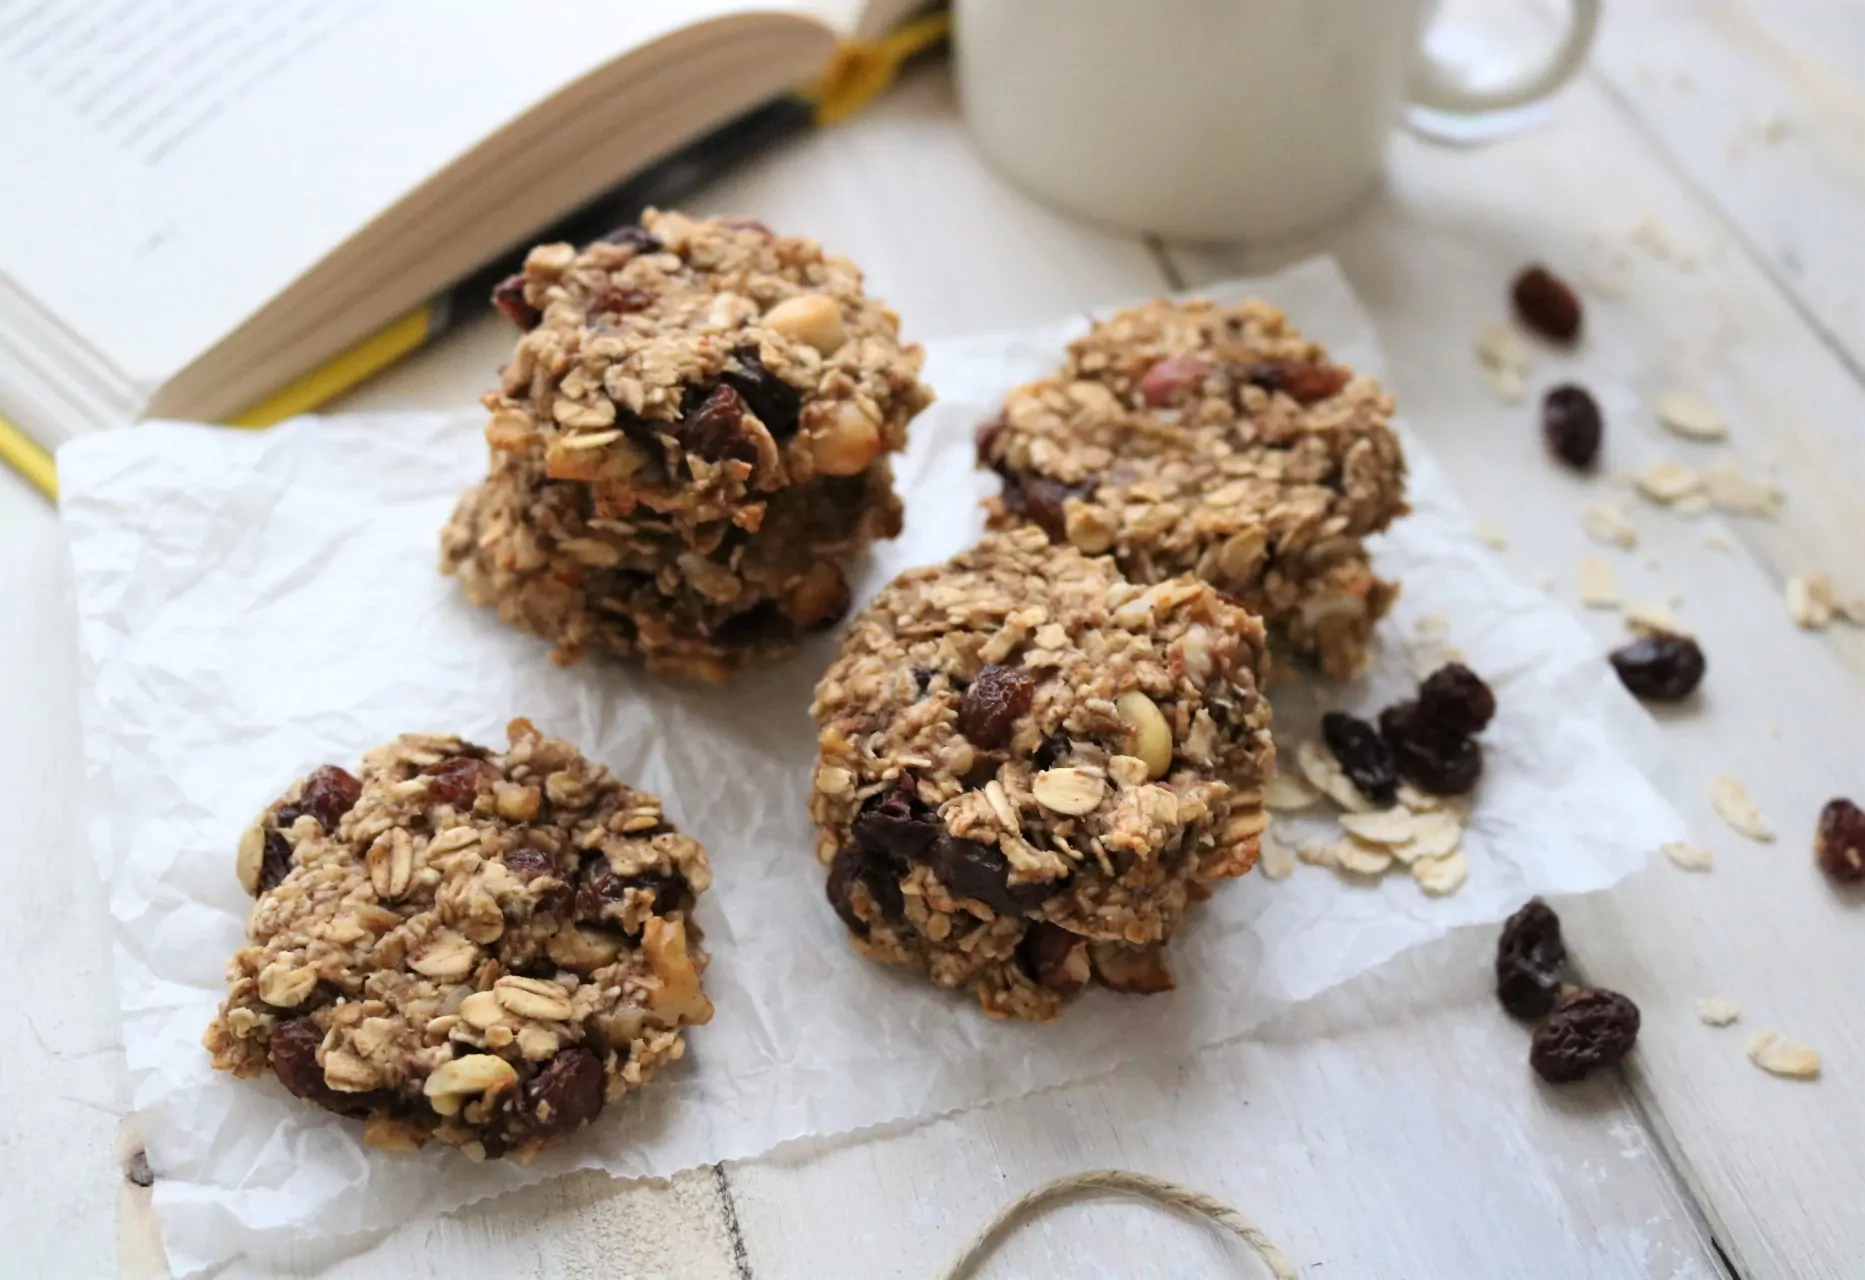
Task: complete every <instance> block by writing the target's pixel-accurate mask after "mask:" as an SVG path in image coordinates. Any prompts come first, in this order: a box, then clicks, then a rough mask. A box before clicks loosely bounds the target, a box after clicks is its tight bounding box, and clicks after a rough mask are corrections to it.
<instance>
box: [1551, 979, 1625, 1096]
mask: <svg viewBox="0 0 1865 1280" xmlns="http://www.w3.org/2000/svg"><path fill="white" fill-rule="evenodd" d="M1638 1022H1639V1017H1638V1006H1637V1005H1635V1004H1633V1003H1632V1002H1631V1001H1630V1000H1628V999H1626V998H1625V997H1624V996H1622V995H1620V994H1619V993H1618V992H1617V991H1606V990H1603V989H1591V990H1581V991H1572V992H1569V993H1568V994H1567V995H1565V996H1563V997H1562V998H1561V1001H1560V1003H1558V1004H1556V1005H1555V1006H1554V1012H1553V1013H1552V1014H1550V1015H1548V1020H1547V1021H1546V1022H1544V1023H1542V1024H1541V1025H1540V1026H1539V1027H1536V1028H1535V1039H1534V1042H1533V1043H1532V1044H1531V1045H1530V1047H1529V1050H1528V1061H1529V1065H1531V1066H1532V1067H1534V1068H1535V1071H1536V1073H1537V1074H1538V1075H1540V1077H1541V1078H1542V1079H1543V1080H1546V1081H1547V1082H1548V1083H1550V1084H1566V1083H1568V1082H1569V1081H1572V1080H1578V1079H1580V1078H1581V1077H1582V1076H1585V1075H1586V1074H1587V1073H1588V1072H1590V1071H1592V1070H1593V1069H1594V1068H1595V1067H1616V1066H1618V1065H1619V1061H1620V1059H1622V1058H1624V1057H1625V1055H1626V1054H1627V1053H1628V1052H1630V1051H1631V1048H1632V1045H1633V1043H1634V1042H1635V1041H1637V1039H1638Z"/></svg>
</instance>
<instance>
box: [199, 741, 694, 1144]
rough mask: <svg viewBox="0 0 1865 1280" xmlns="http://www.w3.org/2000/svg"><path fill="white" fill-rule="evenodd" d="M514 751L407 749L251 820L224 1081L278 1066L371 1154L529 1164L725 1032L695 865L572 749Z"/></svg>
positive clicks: (300, 791)
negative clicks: (720, 1027) (716, 1015)
mask: <svg viewBox="0 0 1865 1280" xmlns="http://www.w3.org/2000/svg"><path fill="white" fill-rule="evenodd" d="M510 739H511V746H510V749H509V750H507V751H505V752H504V753H495V752H492V751H489V750H487V749H486V748H484V747H477V746H474V745H472V744H471V743H468V742H463V741H461V740H460V739H458V738H451V737H437V736H430V735H426V734H407V735H404V736H402V737H400V738H397V739H396V740H395V741H393V742H391V743H389V744H388V745H387V746H383V747H378V748H376V749H375V750H373V751H371V752H369V753H368V754H367V755H366V756H364V757H363V767H362V776H361V777H360V778H358V777H355V776H352V775H351V774H349V773H347V772H345V771H344V770H342V769H340V768H337V767H335V766H334V765H326V766H324V767H323V768H321V769H318V770H317V771H316V772H314V773H313V774H311V775H310V777H308V778H305V779H303V780H301V781H300V782H298V783H296V784H294V785H293V786H292V788H291V790H289V791H288V792H286V794H285V795H284V796H283V797H282V798H281V799H280V800H278V801H277V802H276V803H275V804H273V805H272V806H271V807H270V808H268V809H267V810H266V811H265V813H264V814H262V815H261V816H260V818H259V820H258V822H256V823H255V824H254V825H253V826H252V827H251V828H250V829H249V830H248V831H247V832H246V835H245V837H244V838H243V839H242V840H241V842H240V848H239V857H238V872H239V878H240V883H241V884H242V885H243V886H245V888H246V890H247V892H249V893H252V894H254V895H255V898H256V900H255V902H254V903H253V909H252V914H251V915H250V916H249V917H248V919H247V926H246V927H247V935H248V937H250V938H251V940H252V944H251V945H250V946H247V947H243V948H241V949H240V950H239V951H238V952H236V953H235V954H234V956H233V959H232V960H231V961H230V962H229V963H228V965H227V980H228V983H229V986H230V990H229V992H228V995H227V998H226V1000H225V1001H224V1002H223V1003H222V1004H221V1006H220V1012H219V1014H218V1015H217V1016H216V1017H215V1018H214V1021H213V1023H212V1025H210V1026H209V1027H208V1029H207V1033H206V1035H205V1036H204V1037H203V1041H202V1042H203V1044H204V1045H205V1046H206V1047H207V1049H208V1050H209V1051H210V1052H212V1054H213V1057H214V1066H216V1067H218V1068H220V1069H222V1070H227V1071H232V1072H234V1073H235V1074H237V1075H241V1076H259V1075H263V1074H265V1073H266V1072H268V1071H270V1072H271V1073H272V1074H274V1075H276V1076H277V1077H278V1078H279V1080H280V1081H281V1082H282V1083H283V1084H284V1086H285V1087H286V1088H287V1089H289V1090H290V1091H291V1092H292V1093H294V1094H296V1095H297V1096H298V1097H300V1098H302V1099H305V1100H306V1101H308V1102H312V1103H315V1104H317V1105H318V1106H320V1107H324V1108H325V1109H327V1110H330V1111H334V1112H336V1113H337V1114H339V1115H343V1116H349V1117H352V1118H356V1119H360V1120H362V1121H364V1127H363V1138H364V1140H365V1141H366V1142H368V1143H370V1144H371V1145H372V1146H378V1147H384V1148H389V1149H410V1148H413V1147H416V1146H419V1145H420V1144H422V1143H424V1142H426V1141H427V1140H428V1139H429V1138H435V1139H438V1140H440V1141H441V1142H444V1143H446V1144H448V1145H449V1146H453V1147H457V1148H459V1149H460V1150H462V1151H464V1152H465V1153H466V1154H467V1155H469V1156H471V1157H473V1158H474V1159H485V1158H487V1157H495V1156H502V1155H508V1154H509V1155H514V1156H517V1157H518V1158H520V1159H529V1158H530V1157H531V1156H533V1155H535V1154H536V1153H537V1151H538V1150H540V1149H541V1148H543V1147H545V1146H548V1145H550V1144H551V1143H554V1142H556V1141H558V1140H560V1139H562V1138H563V1137H565V1136H566V1135H567V1134H569V1133H570V1132H571V1131H572V1130H574V1129H576V1128H578V1127H580V1126H581V1125H583V1124H584V1123H585V1122H587V1121H589V1120H591V1119H594V1118H595V1116H596V1115H597V1113H599V1112H600V1111H601V1110H602V1108H603V1106H604V1105H605V1104H607V1103H610V1102H614V1101H615V1100H616V1099H617V1098H619V1097H620V1096H621V1095H622V1094H623V1093H626V1092H627V1091H628V1090H630V1089H632V1088H634V1087H636V1086H637V1085H640V1084H642V1083H644V1082H645V1081H646V1080H647V1079H648V1078H649V1077H650V1076H651V1075H653V1073H654V1072H655V1070H656V1069H658V1068H659V1067H660V1066H661V1065H662V1064H664V1063H667V1062H672V1061H675V1060H677V1059H679V1058H680V1057H681V1056H682V1054H683V1053H684V1052H685V1043H684V1040H683V1037H682V1034H681V1028H682V1027H685V1026H689V1025H695V1024H699V1023H703V1022H706V1021H707V1020H708V1019H710V1018H711V1017H712V1004H711V1002H710V1001H708V1000H707V998H706V995H705V992H704V991H703V990H702V989H701V986H700V971H701V970H702V969H704V968H705V965H706V957H705V953H704V952H703V951H701V950H700V947H699V940H700V939H699V931H698V929H697V928H695V926H694V924H693V920H692V911H693V906H694V903H695V901H696V899H697V897H698V895H699V894H700V893H702V892H704V891H705V889H706V887H707V885H708V884H710V883H711V879H712V874H711V871H710V870H709V869H708V867H707V864H706V855H705V852H704V850H702V849H701V848H700V846H699V843H698V842H697V841H695V840H694V839H692V838H691V837H689V836H684V835H681V834H679V833H678V832H677V831H676V830H675V829H674V827H673V824H672V823H670V822H668V821H667V819H666V818H665V817H664V816H663V815H662V813H661V806H660V801H658V800H657V799H655V798H654V797H653V796H651V795H648V794H647V793H645V792H641V791H634V790H631V789H630V788H628V787H625V786H623V785H622V784H621V783H619V782H617V781H616V780H615V779H614V778H612V777H610V776H609V772H608V770H607V769H605V768H603V767H602V766H601V765H597V764H593V763H591V762H590V761H588V760H585V759H584V758H583V757H582V756H581V755H580V754H578V752H577V751H576V749H575V748H574V747H572V746H571V745H570V744H569V743H567V742H564V741H562V740H560V739H557V738H548V737H545V736H544V735H542V734H540V733H539V732H538V731H537V730H536V729H535V728H533V727H532V726H531V724H530V722H528V721H525V720H514V721H512V723H511V726H510Z"/></svg>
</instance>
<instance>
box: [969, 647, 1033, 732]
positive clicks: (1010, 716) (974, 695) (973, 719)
mask: <svg viewBox="0 0 1865 1280" xmlns="http://www.w3.org/2000/svg"><path fill="white" fill-rule="evenodd" d="M1035 698H1036V678H1035V677H1034V676H1032V675H1031V674H1030V673H1029V672H1027V671H1025V670H1023V669H1022V668H1021V667H1005V666H999V665H998V664H996V663H992V664H991V665H990V666H987V667H986V668H985V669H984V670H982V671H980V672H979V673H978V678H977V679H976V680H974V681H972V682H971V688H969V689H967V690H965V697H964V699H963V701H961V702H960V703H959V704H958V731H959V732H960V733H962V734H964V735H965V738H966V740H967V741H969V742H970V743H971V745H972V746H974V747H982V748H983V749H984V750H986V751H995V750H997V748H999V747H1001V746H1003V745H1004V744H1005V743H1007V742H1009V741H1010V734H1011V731H1012V730H1013V729H1014V728H1015V727H1016V723H1017V717H1018V716H1022V715H1027V714H1028V713H1029V710H1030V704H1031V703H1032V702H1034V701H1035Z"/></svg>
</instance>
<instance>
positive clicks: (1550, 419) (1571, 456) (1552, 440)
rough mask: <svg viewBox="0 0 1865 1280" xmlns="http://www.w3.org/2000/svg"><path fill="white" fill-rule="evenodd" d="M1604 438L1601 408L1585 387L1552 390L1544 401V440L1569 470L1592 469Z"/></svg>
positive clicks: (1568, 386) (1571, 385) (1567, 385)
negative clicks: (1601, 440) (1572, 468)
mask: <svg viewBox="0 0 1865 1280" xmlns="http://www.w3.org/2000/svg"><path fill="white" fill-rule="evenodd" d="M1604 434H1605V425H1604V423H1603V421H1602V419H1601V418H1600V411H1599V405H1598V404H1597V403H1596V402H1595V401H1594V399H1593V397H1592V395H1591V394H1590V393H1589V392H1588V391H1587V389H1586V388H1585V387H1577V386H1575V385H1574V384H1573V383H1571V382H1567V383H1562V384H1561V385H1560V386H1558V387H1551V388H1549V390H1548V394H1547V395H1545V396H1543V397H1542V399H1541V435H1542V438H1543V439H1544V440H1546V441H1547V442H1548V448H1549V450H1550V451H1551V452H1552V453H1553V454H1554V456H1555V457H1557V458H1559V459H1560V460H1561V461H1562V462H1565V463H1566V464H1567V465H1568V466H1570V467H1574V468H1576V469H1578V470H1580V471H1585V470H1588V469H1589V468H1590V467H1592V465H1593V463H1594V460H1595V459H1597V458H1598V457H1599V446H1600V438H1601V437H1602V436H1603V435H1604Z"/></svg>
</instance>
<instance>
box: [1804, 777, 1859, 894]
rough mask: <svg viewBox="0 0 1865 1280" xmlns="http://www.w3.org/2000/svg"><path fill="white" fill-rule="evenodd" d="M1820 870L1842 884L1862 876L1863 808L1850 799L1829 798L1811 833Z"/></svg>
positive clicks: (1853, 882)
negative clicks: (1818, 821) (1816, 825)
mask: <svg viewBox="0 0 1865 1280" xmlns="http://www.w3.org/2000/svg"><path fill="white" fill-rule="evenodd" d="M1813 856H1814V857H1816V858H1818V859H1819V863H1820V870H1822V871H1824V872H1825V873H1826V874H1827V875H1829V876H1831V877H1832V878H1833V879H1835V880H1837V881H1839V882H1840V883H1841V884H1857V883H1858V882H1859V881H1861V880H1865V811H1861V810H1860V809H1859V807H1858V806H1857V805H1855V804H1853V803H1852V802H1851V801H1850V800H1847V799H1844V798H1840V799H1836V800H1828V801H1827V802H1826V807H1825V808H1824V809H1822V810H1820V825H1819V827H1818V828H1817V829H1816V830H1815V832H1814V835H1813Z"/></svg>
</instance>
